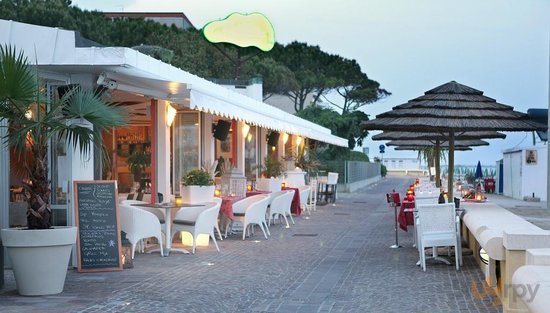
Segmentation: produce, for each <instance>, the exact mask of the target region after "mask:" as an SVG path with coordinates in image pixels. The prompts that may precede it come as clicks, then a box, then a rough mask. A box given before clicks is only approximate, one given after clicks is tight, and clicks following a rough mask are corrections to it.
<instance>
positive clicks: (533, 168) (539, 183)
mask: <svg viewBox="0 0 550 313" xmlns="http://www.w3.org/2000/svg"><path fill="white" fill-rule="evenodd" d="M526 150H536V151H537V162H536V164H528V163H527V162H526V158H527V153H526ZM547 155H548V151H547V149H546V147H530V148H524V149H520V150H515V151H507V152H504V175H503V176H504V177H503V179H504V181H503V183H504V186H503V187H504V190H503V193H504V195H505V196H508V197H512V198H515V199H523V197H531V196H532V195H533V193H535V196H536V197H539V198H540V199H541V201H546V199H547V194H546V184H547V179H546V173H547V164H548V163H547Z"/></svg>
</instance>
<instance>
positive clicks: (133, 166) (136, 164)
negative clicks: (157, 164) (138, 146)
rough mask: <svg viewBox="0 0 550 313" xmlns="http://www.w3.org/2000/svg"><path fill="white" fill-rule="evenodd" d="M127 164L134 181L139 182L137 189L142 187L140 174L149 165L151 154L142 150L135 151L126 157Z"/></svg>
mask: <svg viewBox="0 0 550 313" xmlns="http://www.w3.org/2000/svg"><path fill="white" fill-rule="evenodd" d="M127 162H128V166H129V167H130V172H132V174H134V181H135V182H137V183H138V184H139V190H141V189H142V188H143V186H141V174H142V172H143V171H144V170H145V169H146V168H147V167H149V166H150V165H151V154H150V153H147V152H144V151H136V152H134V153H132V154H131V155H130V156H129V157H128V160H127Z"/></svg>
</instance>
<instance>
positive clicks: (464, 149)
mask: <svg viewBox="0 0 550 313" xmlns="http://www.w3.org/2000/svg"><path fill="white" fill-rule="evenodd" d="M422 148H425V147H419V146H398V147H395V148H394V149H395V150H399V151H411V150H414V151H417V150H420V149H422ZM443 150H445V149H443ZM455 151H472V148H470V147H461V146H458V147H457V146H455Z"/></svg>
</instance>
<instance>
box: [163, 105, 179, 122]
mask: <svg viewBox="0 0 550 313" xmlns="http://www.w3.org/2000/svg"><path fill="white" fill-rule="evenodd" d="M177 113H178V111H177V110H176V109H174V107H173V106H171V105H170V104H168V105H167V106H166V126H168V127H170V126H172V123H173V122H174V119H175V118H176V114H177Z"/></svg>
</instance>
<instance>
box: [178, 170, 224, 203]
mask: <svg viewBox="0 0 550 313" xmlns="http://www.w3.org/2000/svg"><path fill="white" fill-rule="evenodd" d="M215 189H216V187H215V186H214V180H213V179H212V176H211V173H208V171H205V170H203V169H194V170H191V171H189V172H188V173H187V174H185V176H183V178H182V179H181V186H180V193H181V197H182V198H183V201H184V202H186V203H202V202H208V201H211V200H212V198H213V197H214V191H215Z"/></svg>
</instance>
